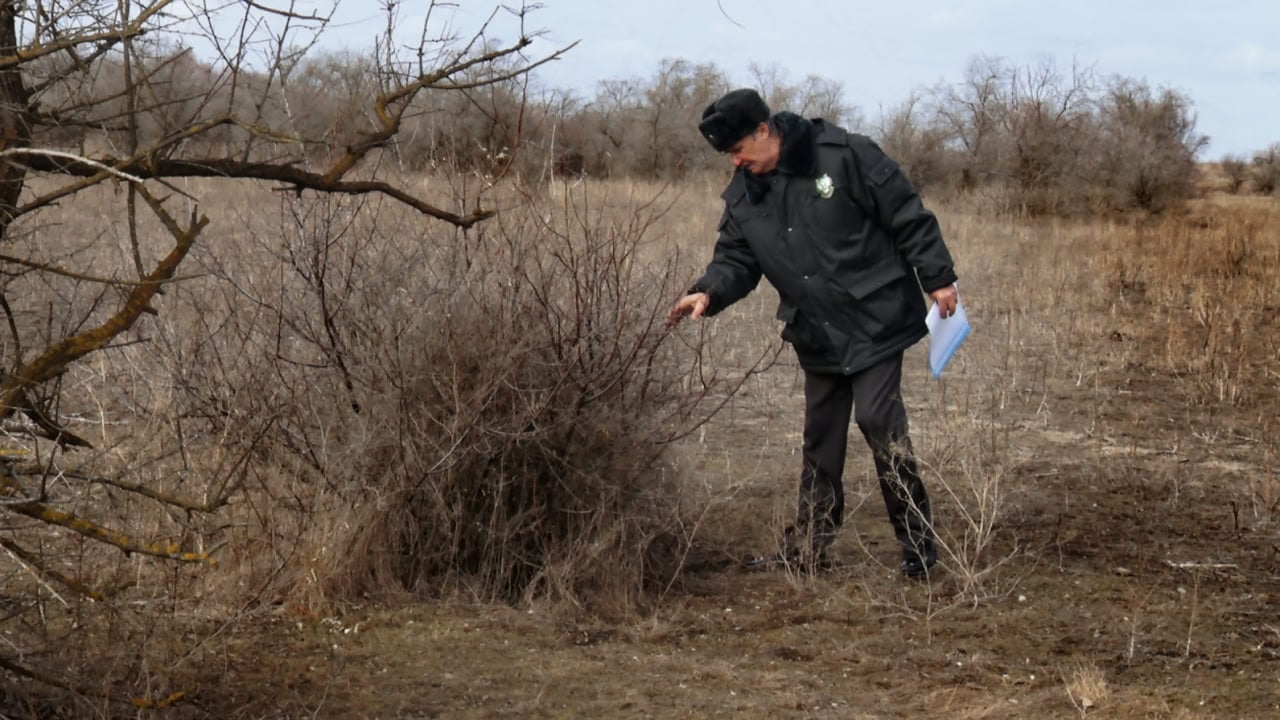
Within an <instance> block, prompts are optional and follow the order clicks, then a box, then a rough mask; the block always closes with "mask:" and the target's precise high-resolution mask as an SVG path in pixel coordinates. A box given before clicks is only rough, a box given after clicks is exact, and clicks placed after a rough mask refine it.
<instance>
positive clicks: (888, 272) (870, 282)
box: [845, 262, 907, 301]
mask: <svg viewBox="0 0 1280 720" xmlns="http://www.w3.org/2000/svg"><path fill="white" fill-rule="evenodd" d="M906 274H907V271H906V270H904V269H903V267H902V266H901V265H899V264H898V263H896V262H895V263H891V264H886V265H882V266H880V267H878V268H875V269H873V270H869V271H866V272H861V273H858V275H857V277H855V278H853V281H852V282H850V283H849V284H848V285H846V286H845V290H847V291H848V293H849V294H850V295H852V296H853V299H854V300H858V301H861V300H864V299H866V297H867V296H868V295H870V294H871V293H873V292H875V291H877V290H879V289H880V288H882V287H884V286H886V285H888V284H890V283H893V282H896V281H898V280H900V279H902V278H903V277H905V276H906Z"/></svg>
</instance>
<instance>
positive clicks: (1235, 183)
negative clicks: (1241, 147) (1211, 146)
mask: <svg viewBox="0 0 1280 720" xmlns="http://www.w3.org/2000/svg"><path fill="white" fill-rule="evenodd" d="M1219 164H1220V166H1221V167H1222V174H1223V175H1225V176H1226V178H1227V187H1226V190H1227V192H1228V193H1231V194H1232V195H1238V194H1239V193H1240V192H1241V191H1242V190H1244V184H1245V182H1247V181H1248V180H1249V163H1248V162H1246V161H1245V159H1244V158H1242V157H1240V156H1239V155H1226V156H1224V157H1223V158H1222V162H1221V163H1219Z"/></svg>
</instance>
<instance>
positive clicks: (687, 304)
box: [667, 292, 711, 330]
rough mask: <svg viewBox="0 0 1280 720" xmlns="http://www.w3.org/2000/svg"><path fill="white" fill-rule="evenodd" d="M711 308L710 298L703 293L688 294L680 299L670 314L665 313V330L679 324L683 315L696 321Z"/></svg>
mask: <svg viewBox="0 0 1280 720" xmlns="http://www.w3.org/2000/svg"><path fill="white" fill-rule="evenodd" d="M710 306H711V296H710V295H708V294H706V293H704V292H700V293H690V294H688V295H685V296H684V297H682V298H680V301H679V302H677V303H676V304H675V307H673V308H671V312H669V313H667V329H668V330H670V329H671V328H673V327H675V326H676V325H678V324H679V323H680V321H681V320H682V319H683V318H684V316H685V315H688V316H689V317H691V318H693V319H694V320H697V319H698V318H700V317H702V316H703V314H704V313H706V312H707V308H708V307H710Z"/></svg>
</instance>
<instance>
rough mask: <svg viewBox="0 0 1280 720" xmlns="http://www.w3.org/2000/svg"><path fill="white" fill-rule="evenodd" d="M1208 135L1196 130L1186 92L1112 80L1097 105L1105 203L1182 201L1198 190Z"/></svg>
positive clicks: (1116, 206)
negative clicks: (1201, 156)
mask: <svg viewBox="0 0 1280 720" xmlns="http://www.w3.org/2000/svg"><path fill="white" fill-rule="evenodd" d="M1208 141H1209V140H1208V138H1207V137H1205V136H1204V135H1202V134H1200V133H1198V132H1196V129H1195V114H1194V113H1193V112H1192V109H1191V100H1190V99H1189V98H1187V97H1186V96H1185V95H1182V94H1181V93H1178V92H1175V91H1173V90H1169V89H1167V88H1166V89H1163V90H1161V91H1159V92H1158V93H1156V92H1153V91H1152V90H1151V88H1149V87H1148V86H1146V85H1145V84H1141V83H1137V82H1134V81H1131V80H1126V79H1118V80H1115V81H1113V82H1112V83H1111V85H1110V86H1109V88H1108V89H1107V92H1106V94H1105V96H1104V97H1103V99H1102V100H1101V102H1100V106H1099V108H1098V129H1097V137H1096V139H1095V141H1094V148H1093V149H1094V151H1095V152H1096V153H1097V160H1096V161H1095V162H1096V164H1097V171H1096V172H1095V173H1094V174H1093V179H1094V181H1095V182H1097V183H1098V184H1099V185H1100V188H1099V189H1100V191H1101V192H1102V202H1103V204H1104V206H1105V207H1106V208H1107V209H1111V210H1129V209H1140V210H1149V211H1155V212H1159V211H1163V210H1166V209H1168V208H1170V207H1172V206H1174V205H1177V204H1180V203H1182V202H1184V201H1185V200H1186V199H1188V198H1190V197H1192V196H1193V195H1194V194H1195V188H1196V180H1197V175H1198V167H1197V163H1196V154H1197V153H1199V151H1200V150H1201V149H1203V148H1204V146H1205V145H1206V144H1207V143H1208Z"/></svg>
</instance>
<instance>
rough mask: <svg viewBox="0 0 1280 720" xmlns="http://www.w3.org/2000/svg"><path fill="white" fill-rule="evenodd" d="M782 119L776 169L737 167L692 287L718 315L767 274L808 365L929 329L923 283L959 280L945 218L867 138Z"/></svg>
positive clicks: (881, 348)
mask: <svg viewBox="0 0 1280 720" xmlns="http://www.w3.org/2000/svg"><path fill="white" fill-rule="evenodd" d="M774 120H775V121H776V122H777V124H778V125H779V126H780V128H781V131H782V151H781V156H780V158H779V163H778V168H777V170H776V171H774V172H772V173H769V174H767V175H763V176H755V175H752V174H750V173H748V172H746V171H738V172H737V173H735V174H734V176H733V179H732V180H731V181H730V182H729V186H728V187H727V188H726V189H725V191H724V193H722V195H721V197H722V198H723V199H724V214H723V216H722V217H721V219H720V226H719V232H720V236H719V239H718V240H717V241H716V246H715V252H714V255H713V257H712V260H711V263H710V264H709V265H708V266H707V270H706V273H705V274H704V275H703V276H702V278H701V279H699V280H698V282H697V283H695V284H694V286H693V288H692V291H693V292H707V293H708V294H709V295H710V296H711V304H710V306H709V308H708V311H707V314H708V315H714V314H716V313H718V312H720V311H722V310H724V309H725V308H727V307H729V306H730V305H732V304H733V303H735V302H737V301H738V300H740V299H742V298H743V297H745V296H746V295H747V294H748V293H750V292H751V291H752V290H753V289H755V287H756V285H757V284H758V283H759V282H760V276H761V275H762V274H763V275H764V276H765V277H767V278H768V279H769V282H770V283H771V284H772V285H773V286H774V287H775V288H777V290H778V294H779V296H780V297H781V302H780V303H779V305H778V319H779V320H782V321H783V322H784V323H786V326H785V327H784V329H783V331H782V338H783V339H784V340H786V341H788V342H790V343H791V344H792V345H793V346H794V347H795V350H796V354H797V356H798V357H799V360H800V364H801V366H802V367H803V368H804V369H805V370H808V371H810V372H822V373H840V374H845V375H850V374H853V373H856V372H858V371H859V370H862V369H865V368H867V367H870V366H872V365H874V364H876V363H878V362H880V361H881V360H884V359H885V358H888V357H890V356H892V355H894V354H896V353H900V352H902V351H903V350H905V349H906V348H908V347H910V346H911V345H913V344H914V343H915V342H916V341H918V340H920V338H922V337H924V336H925V334H926V333H927V329H926V328H925V324H924V318H925V312H926V307H925V301H924V296H923V295H922V294H921V292H920V290H921V288H923V289H924V290H925V291H926V292H932V291H934V290H937V289H939V288H943V287H946V286H948V285H950V284H952V283H954V282H955V281H956V274H955V270H954V267H953V263H952V260H951V255H950V254H949V253H948V252H947V247H946V245H945V244H944V242H943V240H942V232H941V230H940V229H939V227H938V221H937V218H936V217H934V215H933V213H931V212H930V211H929V210H927V209H926V208H925V207H924V205H923V204H922V203H921V201H920V196H919V195H918V194H917V193H916V190H915V188H914V187H913V186H912V185H911V182H910V181H909V180H907V178H906V176H904V175H903V173H902V172H901V171H900V170H899V168H898V164H897V163H896V162H894V161H893V159H892V158H890V157H889V156H887V155H885V153H884V152H883V151H882V150H881V149H880V148H879V147H878V146H877V145H876V144H875V143H874V142H872V141H871V139H870V138H867V137H866V136H864V135H858V134H854V133H848V132H846V131H845V130H844V129H842V128H840V127H837V126H835V125H831V124H829V123H826V122H824V121H822V120H812V121H810V120H805V119H804V118H801V117H799V116H797V115H793V114H791V113H786V112H783V113H779V114H778V115H776V116H775V117H774ZM826 178H829V180H830V182H826ZM824 190H825V192H824ZM824 195H825V196H824Z"/></svg>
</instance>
